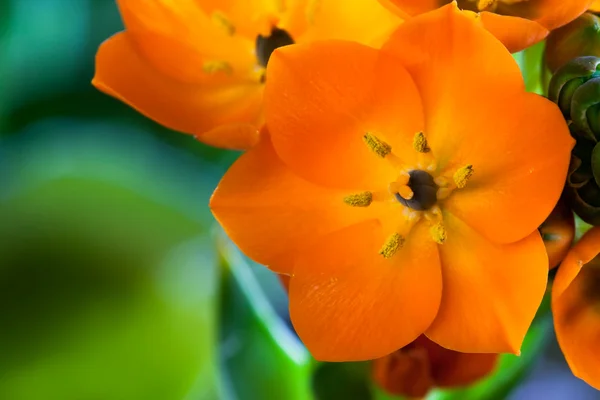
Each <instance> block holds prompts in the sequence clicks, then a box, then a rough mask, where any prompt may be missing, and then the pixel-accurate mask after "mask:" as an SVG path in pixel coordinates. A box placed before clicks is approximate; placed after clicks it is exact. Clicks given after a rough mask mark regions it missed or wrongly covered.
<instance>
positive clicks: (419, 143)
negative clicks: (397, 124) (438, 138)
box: [413, 132, 431, 153]
mask: <svg viewBox="0 0 600 400" xmlns="http://www.w3.org/2000/svg"><path fill="white" fill-rule="evenodd" d="M413 148H414V149H415V151H417V152H419V153H429V152H430V151H431V149H430V148H429V146H428V145H427V139H426V138H425V135H424V134H423V132H419V133H417V134H415V137H414V139H413Z"/></svg>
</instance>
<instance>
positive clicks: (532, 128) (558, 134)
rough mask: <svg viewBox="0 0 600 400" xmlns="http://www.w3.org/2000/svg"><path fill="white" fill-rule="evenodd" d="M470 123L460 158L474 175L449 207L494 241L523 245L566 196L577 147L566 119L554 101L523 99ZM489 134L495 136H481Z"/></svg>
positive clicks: (506, 104)
mask: <svg viewBox="0 0 600 400" xmlns="http://www.w3.org/2000/svg"><path fill="white" fill-rule="evenodd" d="M492 114H497V115H499V116H501V117H498V116H496V115H492ZM486 117H487V118H486ZM470 123H471V124H472V128H470V130H472V132H473V134H471V135H467V134H465V135H464V136H465V143H464V146H465V147H463V148H462V149H461V150H463V149H466V151H461V153H456V156H457V157H458V158H459V159H461V160H463V161H462V162H463V163H465V164H466V163H467V160H468V163H469V164H473V168H474V170H475V172H474V174H473V176H472V178H471V180H470V181H469V183H468V184H467V186H466V187H465V188H464V189H462V190H458V191H456V192H455V193H453V194H452V195H451V196H450V198H449V199H448V201H447V203H446V205H445V207H447V209H448V210H451V212H452V213H454V214H456V215H457V216H459V217H460V218H461V219H463V220H464V221H465V222H466V223H468V224H469V225H471V226H472V227H473V228H475V229H476V230H478V231H479V232H481V233H482V234H484V235H485V236H487V237H488V238H490V239H491V240H494V241H500V242H502V243H510V242H513V241H516V240H519V239H522V238H523V237H525V236H526V235H528V234H529V233H530V232H531V231H532V230H533V229H535V228H536V227H538V226H540V225H541V224H542V222H543V221H544V220H545V218H546V217H547V216H548V215H549V214H550V212H551V211H552V209H553V208H554V206H555V205H556V203H557V202H558V200H559V198H560V195H561V192H562V190H563V186H564V182H565V179H566V175H567V172H568V165H569V160H570V151H571V148H572V147H573V143H574V141H573V139H572V137H571V136H570V134H569V131H568V128H567V125H566V123H565V121H564V118H563V116H562V114H561V112H560V111H559V109H558V107H556V105H555V104H553V103H551V102H550V101H548V100H546V99H544V98H542V97H540V96H537V95H535V94H525V93H522V94H521V95H518V96H514V97H513V98H512V100H511V101H509V102H506V103H504V104H498V105H495V112H494V113H487V112H486V111H485V110H484V111H482V113H481V115H480V114H477V115H474V116H473V117H472V118H471V121H470ZM492 127H493V128H492ZM485 130H488V131H491V132H490V134H491V135H492V136H489V137H488V136H486V135H481V134H478V133H477V132H485ZM515 132H518V135H516V134H515ZM468 146H470V147H468ZM491 154H495V155H497V156H492V157H490V155H491Z"/></svg>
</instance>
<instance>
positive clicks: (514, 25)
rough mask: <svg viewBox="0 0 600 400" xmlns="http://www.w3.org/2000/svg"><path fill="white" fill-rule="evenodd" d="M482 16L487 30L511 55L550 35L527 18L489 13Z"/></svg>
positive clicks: (483, 13)
mask: <svg viewBox="0 0 600 400" xmlns="http://www.w3.org/2000/svg"><path fill="white" fill-rule="evenodd" d="M480 15H481V20H482V21H483V25H484V26H485V28H486V29H487V30H488V31H490V32H491V33H492V34H493V35H494V36H495V37H496V38H498V40H500V41H501V42H502V43H503V44H504V46H506V48H507V49H508V50H509V51H510V52H511V53H515V52H517V51H521V50H524V49H526V48H528V47H529V46H533V45H534V44H536V43H538V42H541V41H542V40H544V39H545V38H546V36H548V34H549V33H550V31H548V30H547V29H546V28H544V27H543V26H542V25H540V24H539V23H537V22H535V21H531V20H528V19H525V18H519V17H511V16H508V15H498V14H494V13H491V12H487V11H486V12H482V13H481V14H480Z"/></svg>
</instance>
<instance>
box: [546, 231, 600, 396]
mask: <svg viewBox="0 0 600 400" xmlns="http://www.w3.org/2000/svg"><path fill="white" fill-rule="evenodd" d="M599 253H600V228H598V227H597V228H592V229H591V230H590V231H588V232H587V233H586V234H585V235H584V236H583V238H581V240H580V241H579V242H577V244H575V246H573V248H572V249H571V251H570V252H569V254H567V257H566V258H565V260H564V261H563V262H562V264H561V265H560V267H559V268H558V273H557V274H556V279H555V280H554V285H553V289H552V312H553V314H554V328H555V330H556V337H557V339H558V343H559V344H560V347H561V349H562V351H563V353H564V355H565V358H566V359H567V362H568V363H569V366H570V367H571V370H572V371H573V374H575V376H577V377H579V378H581V379H583V380H584V381H586V382H587V383H588V384H590V385H592V386H594V387H595V388H596V389H600V359H599V358H598V354H600V257H598V254H599Z"/></svg>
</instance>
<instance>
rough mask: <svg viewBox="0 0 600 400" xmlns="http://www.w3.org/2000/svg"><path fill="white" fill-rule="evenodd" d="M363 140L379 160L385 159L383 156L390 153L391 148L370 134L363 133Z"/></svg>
mask: <svg viewBox="0 0 600 400" xmlns="http://www.w3.org/2000/svg"><path fill="white" fill-rule="evenodd" d="M363 140H364V141H365V143H366V144H367V146H369V149H371V151H372V152H374V153H375V154H377V155H378V156H379V157H381V158H385V156H387V155H388V154H390V153H391V152H392V146H390V145H389V144H387V143H386V142H384V141H382V140H380V139H379V138H378V137H377V136H374V135H371V134H370V133H365V136H363Z"/></svg>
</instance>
